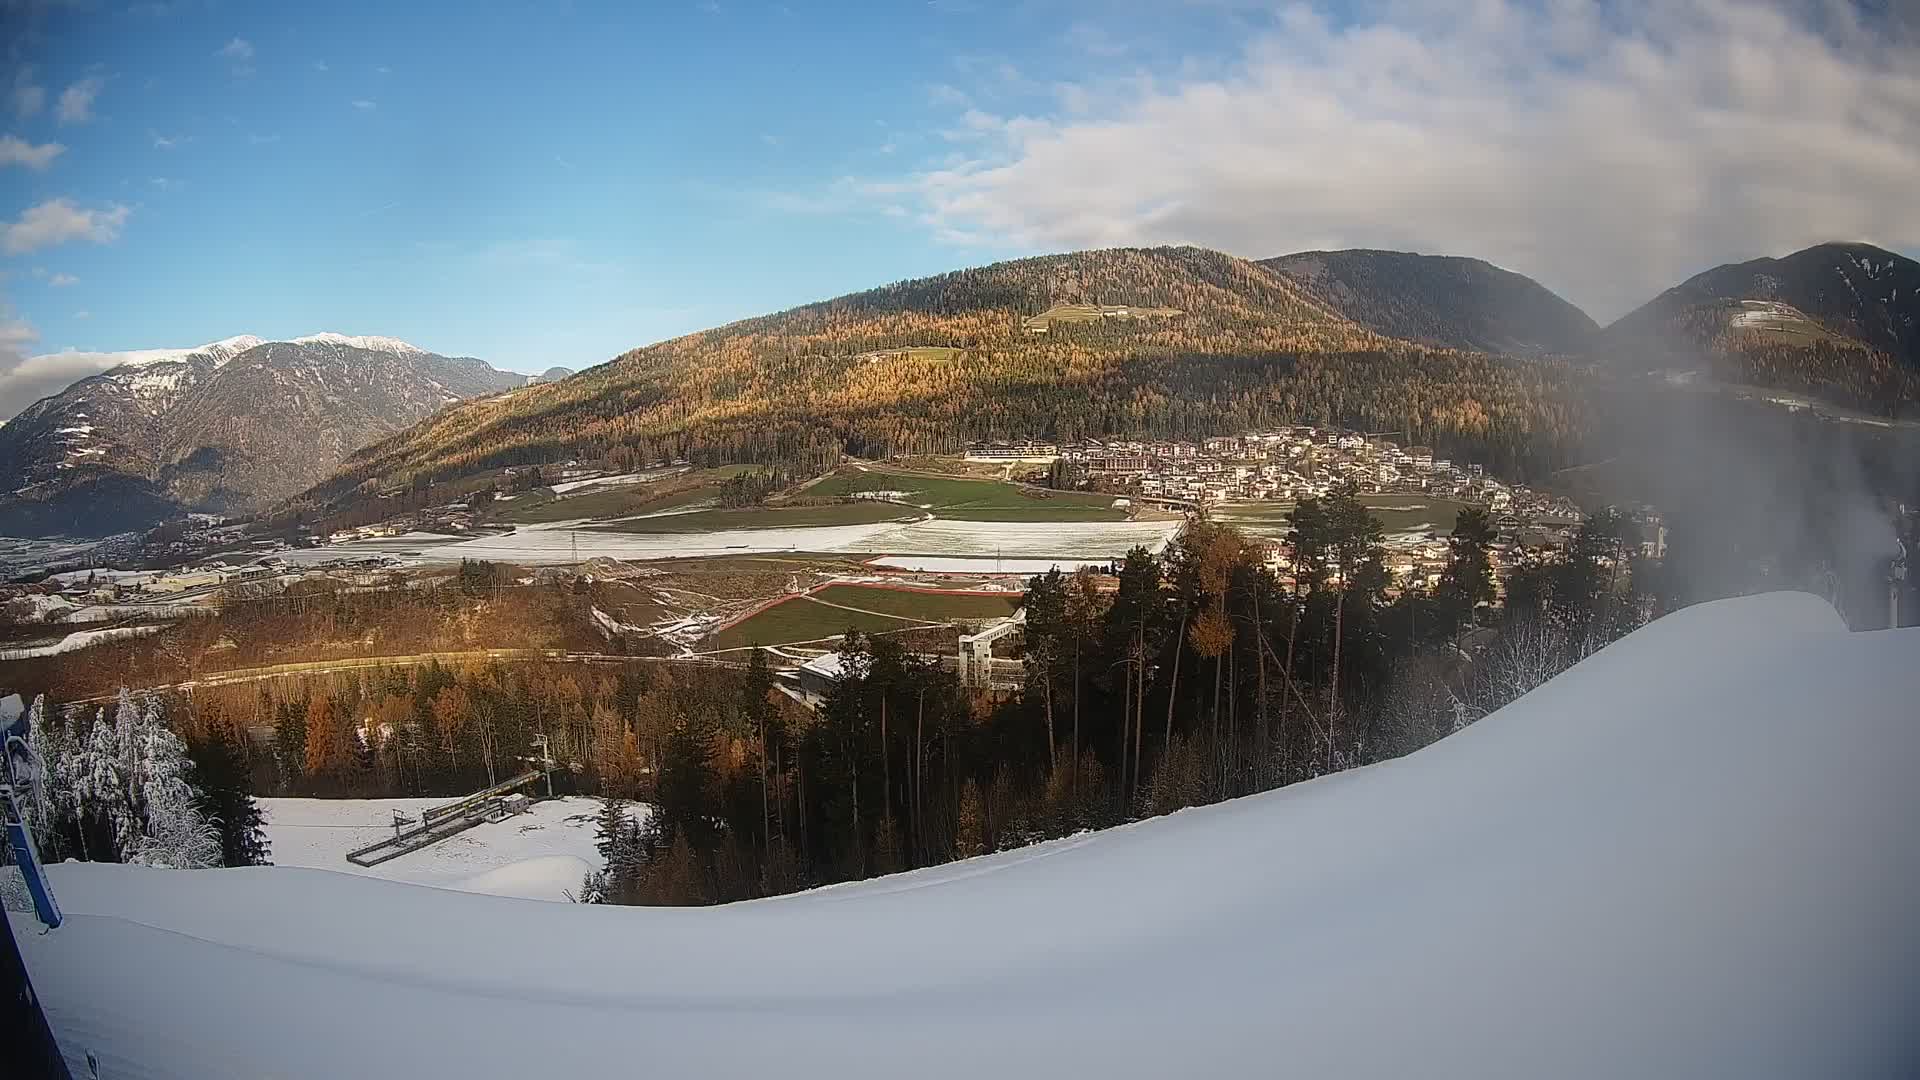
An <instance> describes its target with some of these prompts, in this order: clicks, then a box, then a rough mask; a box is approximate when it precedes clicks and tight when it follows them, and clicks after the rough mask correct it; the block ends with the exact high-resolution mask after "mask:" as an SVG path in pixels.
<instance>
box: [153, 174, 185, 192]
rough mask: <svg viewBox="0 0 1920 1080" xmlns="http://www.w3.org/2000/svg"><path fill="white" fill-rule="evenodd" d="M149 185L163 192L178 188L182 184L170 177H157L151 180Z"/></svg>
mask: <svg viewBox="0 0 1920 1080" xmlns="http://www.w3.org/2000/svg"><path fill="white" fill-rule="evenodd" d="M148 183H150V184H152V185H153V186H154V187H157V188H159V189H160V190H161V191H168V190H171V189H173V188H175V187H178V186H179V184H180V181H178V180H175V179H173V178H172V177H168V176H156V177H154V178H153V179H151V180H149V181H148Z"/></svg>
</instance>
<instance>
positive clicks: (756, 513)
mask: <svg viewBox="0 0 1920 1080" xmlns="http://www.w3.org/2000/svg"><path fill="white" fill-rule="evenodd" d="M917 516H919V515H917V514H916V513H915V512H914V511H913V509H912V508H911V507H906V506H900V505H898V504H895V503H886V502H875V501H872V500H862V501H860V502H844V503H823V504H821V505H818V506H783V507H761V506H740V507H725V508H713V509H706V510H692V511H688V512H686V513H672V514H649V515H646V516H642V517H628V518H622V519H620V520H618V521H607V522H601V523H598V524H595V525H591V526H587V527H588V528H590V529H594V530H596V531H600V532H622V533H710V532H722V531H725V530H729V529H796V528H806V527H811V526H823V525H872V524H875V523H877V522H882V521H902V520H911V519H912V518H914V517H917Z"/></svg>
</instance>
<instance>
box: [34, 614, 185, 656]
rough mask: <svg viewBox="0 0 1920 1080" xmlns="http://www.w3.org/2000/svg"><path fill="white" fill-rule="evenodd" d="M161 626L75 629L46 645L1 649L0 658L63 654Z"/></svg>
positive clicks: (154, 631)
mask: <svg viewBox="0 0 1920 1080" xmlns="http://www.w3.org/2000/svg"><path fill="white" fill-rule="evenodd" d="M160 629H161V627H160V626H158V625H155V624H152V623H148V624H145V625H141V626H118V627H114V628H112V629H110V630H75V631H74V632H73V633H71V634H68V635H67V636H66V637H63V638H61V639H60V640H59V641H55V642H51V643H49V644H46V645H22V646H19V647H16V648H11V649H0V660H29V659H34V658H37V657H44V656H62V655H65V654H66V653H70V652H79V651H80V650H81V649H85V648H90V647H92V646H94V645H101V644H104V643H106V642H109V641H120V640H123V639H126V638H136V637H144V636H146V635H147V634H153V633H157V632H159V631H160Z"/></svg>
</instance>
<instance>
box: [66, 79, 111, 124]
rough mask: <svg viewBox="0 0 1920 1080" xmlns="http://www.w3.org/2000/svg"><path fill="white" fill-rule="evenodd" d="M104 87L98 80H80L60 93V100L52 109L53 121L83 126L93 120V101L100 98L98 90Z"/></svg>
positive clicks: (102, 81)
mask: <svg viewBox="0 0 1920 1080" xmlns="http://www.w3.org/2000/svg"><path fill="white" fill-rule="evenodd" d="M105 85H106V83H105V81H104V80H101V79H99V78H91V79H81V80H80V81H79V82H77V83H74V84H73V85H72V86H69V87H67V88H66V89H65V90H62V91H60V100H59V102H58V103H56V104H55V105H54V109H53V115H54V119H56V120H58V121H60V123H62V124H84V123H86V122H87V121H89V120H91V119H93V99H94V98H97V97H99V96H100V89H101V88H102V87H103V86H105Z"/></svg>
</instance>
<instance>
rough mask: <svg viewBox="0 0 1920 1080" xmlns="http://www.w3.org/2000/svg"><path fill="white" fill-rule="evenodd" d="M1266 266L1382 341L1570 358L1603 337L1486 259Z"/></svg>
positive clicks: (1311, 255) (1359, 256)
mask: <svg viewBox="0 0 1920 1080" xmlns="http://www.w3.org/2000/svg"><path fill="white" fill-rule="evenodd" d="M1260 265H1262V266H1265V267H1267V268H1269V269H1271V270H1274V271H1276V272H1278V273H1280V274H1283V275H1285V276H1286V277H1287V278H1288V280H1290V281H1292V282H1293V283H1294V284H1295V285H1297V286H1298V287H1299V288H1300V289H1301V290H1302V291H1304V292H1305V293H1306V294H1307V295H1308V296H1311V297H1313V298H1314V299H1315V300H1318V301H1319V302H1321V303H1322V304H1325V305H1326V306H1327V307H1328V308H1331V309H1332V310H1334V311H1337V312H1339V313H1340V314H1341V315H1342V316H1344V317H1346V318H1348V319H1351V320H1352V321H1354V322H1356V323H1359V324H1360V325H1361V326H1364V327H1366V328H1368V329H1370V330H1373V331H1375V332H1376V333H1381V334H1385V335H1387V336H1389V337H1396V338H1404V339H1405V340H1407V341H1414V342H1419V343H1421V344H1424V345H1432V346H1436V347H1439V348H1450V349H1474V350H1478V351H1480V352H1490V353H1503V354H1507V355H1513V356H1540V355H1555V356H1565V355H1568V354H1570V353H1573V352H1576V351H1578V350H1581V349H1583V348H1584V347H1585V346H1586V345H1587V343H1588V339H1589V338H1591V337H1592V336H1593V335H1594V333H1595V332H1597V331H1598V330H1599V329H1600V328H1599V327H1598V326H1597V325H1596V324H1595V323H1594V321H1593V320H1592V319H1591V318H1588V317H1587V313H1586V312H1584V311H1581V310H1580V309H1579V308H1577V307H1574V306H1573V305H1572V304H1569V303H1567V302H1566V301H1565V300H1562V299H1561V298H1560V297H1558V296H1556V295H1554V293H1553V292H1552V291H1551V290H1549V289H1548V288H1547V287H1546V286H1544V285H1541V284H1540V283H1539V282H1537V281H1535V280H1533V279H1532V278H1529V277H1525V276H1523V275H1520V274H1516V273H1513V272H1512V271H1510V270H1502V269H1500V268H1499V267H1497V266H1495V265H1493V264H1492V263H1489V262H1485V261H1483V260H1480V259H1467V258H1461V257H1458V256H1453V255H1418V254H1415V253H1413V252H1410V251H1371V250H1365V249H1355V250H1350V251H1302V252H1299V253H1298V254H1294V255H1282V256H1280V257H1278V258H1274V259H1263V260H1261V263H1260Z"/></svg>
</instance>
